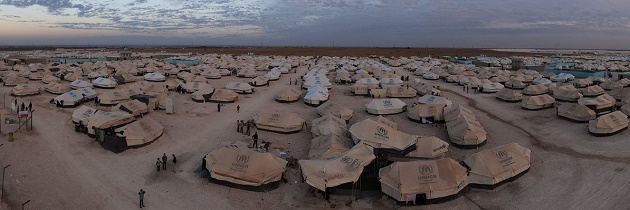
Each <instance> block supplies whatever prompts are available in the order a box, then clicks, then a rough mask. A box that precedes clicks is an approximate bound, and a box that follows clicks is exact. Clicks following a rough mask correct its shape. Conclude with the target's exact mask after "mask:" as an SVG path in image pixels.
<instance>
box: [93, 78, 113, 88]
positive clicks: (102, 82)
mask: <svg viewBox="0 0 630 210" xmlns="http://www.w3.org/2000/svg"><path fill="white" fill-rule="evenodd" d="M92 85H94V87H99V88H116V85H118V84H117V83H116V81H114V80H112V79H108V78H103V77H99V78H97V79H95V80H94V81H92Z"/></svg>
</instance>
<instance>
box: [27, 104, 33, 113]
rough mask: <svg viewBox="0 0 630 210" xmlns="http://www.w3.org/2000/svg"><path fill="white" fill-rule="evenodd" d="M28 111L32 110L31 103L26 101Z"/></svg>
mask: <svg viewBox="0 0 630 210" xmlns="http://www.w3.org/2000/svg"><path fill="white" fill-rule="evenodd" d="M28 111H29V112H32V111H33V103H31V102H28Z"/></svg>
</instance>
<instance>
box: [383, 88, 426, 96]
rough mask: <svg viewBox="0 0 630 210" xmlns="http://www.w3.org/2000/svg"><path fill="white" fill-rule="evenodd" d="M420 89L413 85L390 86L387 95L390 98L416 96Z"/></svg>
mask: <svg viewBox="0 0 630 210" xmlns="http://www.w3.org/2000/svg"><path fill="white" fill-rule="evenodd" d="M417 92H418V91H416V89H413V88H411V87H400V86H389V87H387V89H386V92H385V96H387V97H389V98H413V97H416V94H417Z"/></svg>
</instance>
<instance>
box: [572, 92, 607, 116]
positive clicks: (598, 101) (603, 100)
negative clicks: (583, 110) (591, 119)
mask: <svg viewBox="0 0 630 210" xmlns="http://www.w3.org/2000/svg"><path fill="white" fill-rule="evenodd" d="M615 102H616V100H615V98H613V97H612V96H610V95H608V94H602V95H599V96H597V97H595V98H580V99H579V100H578V104H582V105H585V106H587V107H588V108H590V109H592V110H594V111H595V112H597V113H600V112H604V111H612V110H613V108H614V106H615Z"/></svg>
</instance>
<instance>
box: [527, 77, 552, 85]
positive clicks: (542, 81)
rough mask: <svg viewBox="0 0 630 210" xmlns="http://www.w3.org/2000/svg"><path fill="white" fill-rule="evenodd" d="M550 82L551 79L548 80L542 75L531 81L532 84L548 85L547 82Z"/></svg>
mask: <svg viewBox="0 0 630 210" xmlns="http://www.w3.org/2000/svg"><path fill="white" fill-rule="evenodd" d="M551 83H553V82H552V81H551V80H549V79H547V78H544V77H538V78H535V79H534V80H533V81H532V84H534V85H548V84H551Z"/></svg>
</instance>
